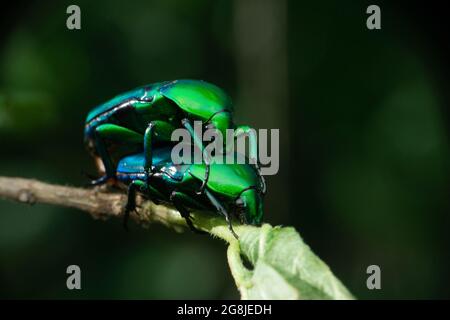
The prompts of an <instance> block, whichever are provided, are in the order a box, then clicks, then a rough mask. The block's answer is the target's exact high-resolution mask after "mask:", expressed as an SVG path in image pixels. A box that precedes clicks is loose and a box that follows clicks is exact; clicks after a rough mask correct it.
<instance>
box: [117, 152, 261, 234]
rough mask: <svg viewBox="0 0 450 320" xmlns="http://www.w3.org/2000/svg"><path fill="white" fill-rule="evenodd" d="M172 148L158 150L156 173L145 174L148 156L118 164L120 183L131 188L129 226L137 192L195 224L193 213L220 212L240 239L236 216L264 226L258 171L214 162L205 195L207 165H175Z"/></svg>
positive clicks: (247, 167) (190, 223)
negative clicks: (194, 211)
mask: <svg viewBox="0 0 450 320" xmlns="http://www.w3.org/2000/svg"><path fill="white" fill-rule="evenodd" d="M170 154H171V149H170V147H161V148H158V149H155V150H154V156H153V163H154V166H155V171H154V173H152V174H151V175H148V174H147V173H146V172H145V167H144V164H145V155H144V154H143V153H138V154H133V155H129V156H126V157H124V158H122V159H121V160H120V161H119V162H118V165H117V171H116V177H117V180H118V181H120V182H122V183H124V184H126V185H127V186H128V200H127V204H126V206H125V218H124V222H125V223H126V221H127V219H128V217H129V214H130V212H132V211H134V210H135V209H136V200H135V198H136V192H141V193H142V194H144V195H146V196H148V197H149V198H150V199H152V200H155V201H162V202H167V203H170V204H172V205H173V206H174V207H175V208H176V209H177V210H178V211H179V212H180V214H181V215H182V217H183V218H185V219H186V222H187V224H188V226H189V227H190V228H191V229H192V230H194V231H199V230H197V229H196V228H195V227H194V225H193V224H192V221H191V218H190V214H189V211H190V210H208V211H216V212H218V213H220V214H221V215H223V216H224V217H225V219H226V221H227V223H228V226H229V228H230V231H231V232H232V233H233V235H234V236H235V237H236V238H237V235H236V233H235V232H234V231H233V227H232V225H231V218H232V216H231V215H230V213H232V214H234V216H235V217H237V218H238V219H239V220H240V221H241V223H246V224H260V223H261V220H262V217H263V198H264V189H265V188H264V185H263V180H262V177H261V176H260V175H259V173H258V171H257V169H256V168H255V167H254V166H252V165H249V164H219V163H214V162H213V163H211V165H210V167H209V168H210V173H209V179H208V181H207V182H206V184H205V188H204V192H203V193H198V192H197V190H198V187H199V186H200V185H202V184H203V183H204V180H203V179H204V177H205V171H206V170H207V169H206V167H207V166H206V165H205V164H181V165H174V164H173V163H172V161H171V157H170Z"/></svg>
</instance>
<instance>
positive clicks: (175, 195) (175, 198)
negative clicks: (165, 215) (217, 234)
mask: <svg viewBox="0 0 450 320" xmlns="http://www.w3.org/2000/svg"><path fill="white" fill-rule="evenodd" d="M170 201H171V202H172V203H173V205H174V206H175V209H177V210H178V211H179V212H180V214H181V216H182V217H183V218H184V219H185V220H186V223H187V225H188V226H189V228H190V229H191V230H192V231H193V232H195V233H199V234H206V232H205V231H203V230H200V229H198V228H196V227H195V226H194V224H193V223H192V218H191V215H190V213H189V211H188V210H187V209H186V207H185V206H184V204H183V203H184V202H194V200H193V199H191V198H190V197H189V196H187V195H186V194H184V193H182V192H178V191H173V192H172V193H171V194H170Z"/></svg>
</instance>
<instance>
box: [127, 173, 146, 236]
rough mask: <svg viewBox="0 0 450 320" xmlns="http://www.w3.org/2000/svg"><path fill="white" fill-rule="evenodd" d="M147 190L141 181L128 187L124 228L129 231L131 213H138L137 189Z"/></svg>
mask: <svg viewBox="0 0 450 320" xmlns="http://www.w3.org/2000/svg"><path fill="white" fill-rule="evenodd" d="M142 188H145V183H144V182H143V181H141V180H133V181H131V183H130V184H129V185H128V191H127V203H126V204H125V211H124V214H123V227H124V228H125V230H127V231H128V220H129V219H130V213H131V212H133V211H134V212H136V213H138V212H137V211H136V191H137V189H142Z"/></svg>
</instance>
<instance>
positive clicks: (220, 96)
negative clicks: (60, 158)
mask: <svg viewBox="0 0 450 320" xmlns="http://www.w3.org/2000/svg"><path fill="white" fill-rule="evenodd" d="M232 113H233V107H232V103H231V100H230V98H229V97H228V95H227V94H226V93H225V92H224V91H223V90H222V89H220V88H219V87H217V86H215V85H213V84H210V83H208V82H205V81H201V80H175V81H166V82H160V83H154V84H150V85H146V86H142V87H139V88H136V89H134V90H131V91H129V92H126V93H123V94H121V95H119V96H117V97H115V98H113V99H111V100H109V101H108V102H106V103H104V104H101V105H99V106H98V107H96V108H94V109H93V110H92V111H91V112H90V113H89V114H88V116H87V118H86V123H85V130H84V140H85V144H86V146H87V148H88V150H90V152H91V154H92V155H93V156H94V157H95V159H96V160H97V167H98V168H99V171H101V172H104V176H102V177H100V178H99V179H97V180H94V181H92V184H93V185H96V184H101V183H104V182H106V181H107V180H108V179H110V178H114V177H115V173H116V172H115V169H116V166H115V164H114V161H113V157H112V156H111V151H110V150H111V146H113V147H116V148H118V149H120V147H122V149H124V150H122V154H121V156H123V154H130V153H136V152H142V151H143V152H144V159H145V162H144V164H143V167H144V168H145V170H146V172H147V173H148V174H149V173H151V171H153V170H154V166H153V148H154V147H155V146H157V145H158V144H161V143H167V142H170V140H171V135H172V132H173V130H175V129H177V128H183V127H184V128H186V129H187V130H188V131H189V133H190V134H191V136H192V138H193V141H194V144H196V145H197V147H199V148H200V150H202V151H203V150H204V145H203V143H202V139H201V137H198V136H197V134H196V132H195V131H194V129H193V126H192V122H193V121H196V120H198V121H201V122H202V124H203V127H204V129H209V128H216V129H217V130H219V131H220V132H221V133H222V134H223V136H224V137H225V136H226V129H235V137H238V136H240V135H243V134H245V135H248V136H249V138H250V154H249V158H250V160H251V161H252V163H255V164H256V167H257V168H258V164H257V163H258V162H257V146H256V136H255V134H254V131H253V130H251V128H250V127H249V126H237V127H236V126H235V125H234V123H233V121H232ZM119 154H120V152H119ZM121 156H119V158H120V157H121ZM204 160H205V163H206V164H207V170H206V172H205V180H204V181H205V184H206V182H207V180H208V176H209V161H210V160H209V159H207V158H205V159H204ZM258 169H259V168H258ZM205 184H203V185H202V187H201V188H200V189H201V190H203V188H204V187H205Z"/></svg>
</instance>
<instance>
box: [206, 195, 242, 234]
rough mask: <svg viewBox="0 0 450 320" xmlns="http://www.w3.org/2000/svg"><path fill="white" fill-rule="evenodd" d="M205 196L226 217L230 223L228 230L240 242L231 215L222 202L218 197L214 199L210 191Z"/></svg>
mask: <svg viewBox="0 0 450 320" xmlns="http://www.w3.org/2000/svg"><path fill="white" fill-rule="evenodd" d="M205 194H206V196H207V197H208V199H209V201H211V204H212V205H213V206H214V207H215V208H216V210H217V211H218V212H219V213H220V214H222V215H223V216H224V217H225V220H226V221H227V223H228V228H229V229H230V231H231V233H232V234H233V236H234V237H235V238H236V239H238V240H239V237H238V235H237V234H236V232H234V230H233V225H232V224H231V219H230V215H229V214H228V212H227V211H226V210H225V208H224V207H223V206H222V205H221V204H220V202H219V201H218V200H217V199H216V197H214V196H213V194H212V193H211V192H209V190H207V189H205Z"/></svg>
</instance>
